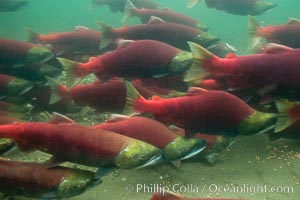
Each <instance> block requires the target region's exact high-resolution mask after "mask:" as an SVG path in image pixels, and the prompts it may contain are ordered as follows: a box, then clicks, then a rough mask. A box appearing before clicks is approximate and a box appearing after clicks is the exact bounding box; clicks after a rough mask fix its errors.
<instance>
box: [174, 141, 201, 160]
mask: <svg viewBox="0 0 300 200" xmlns="http://www.w3.org/2000/svg"><path fill="white" fill-rule="evenodd" d="M206 147H207V146H206V144H204V145H203V146H202V147H201V148H195V149H193V150H192V151H191V152H190V153H189V154H187V155H186V156H184V157H183V158H181V159H180V160H186V159H189V158H191V157H194V156H196V155H198V154H199V153H201V152H202V151H203V150H205V149H206Z"/></svg>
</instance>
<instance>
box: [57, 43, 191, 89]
mask: <svg viewBox="0 0 300 200" xmlns="http://www.w3.org/2000/svg"><path fill="white" fill-rule="evenodd" d="M145 49H146V50H145ZM59 61H60V62H61V64H62V65H63V67H64V69H65V71H66V73H67V86H68V88H70V87H72V86H74V84H75V83H76V82H78V81H79V79H80V78H82V77H85V76H86V75H88V74H90V73H95V74H96V75H97V76H98V78H99V79H101V78H103V77H106V78H107V77H114V76H118V77H155V76H165V75H171V74H180V73H182V72H185V71H186V70H187V69H189V68H190V66H191V63H192V62H193V56H192V54H191V53H190V52H186V51H183V50H181V49H178V48H175V47H173V46H171V45H168V44H166V43H163V42H160V41H156V40H138V41H127V40H121V41H119V47H118V48H117V49H116V50H113V51H111V52H108V53H106V54H103V55H100V56H98V57H96V58H93V59H91V60H90V61H89V62H87V63H77V62H74V61H69V60H66V59H63V58H59Z"/></svg>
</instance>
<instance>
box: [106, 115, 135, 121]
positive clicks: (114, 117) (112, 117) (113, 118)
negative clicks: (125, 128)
mask: <svg viewBox="0 0 300 200" xmlns="http://www.w3.org/2000/svg"><path fill="white" fill-rule="evenodd" d="M129 118H130V116H127V115H120V114H111V115H110V116H109V118H108V119H107V120H106V121H105V122H106V123H114V122H119V121H124V120H127V119H129Z"/></svg>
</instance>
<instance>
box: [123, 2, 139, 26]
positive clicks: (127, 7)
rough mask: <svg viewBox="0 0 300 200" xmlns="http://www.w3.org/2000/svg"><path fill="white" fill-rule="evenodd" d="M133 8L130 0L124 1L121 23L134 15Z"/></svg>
mask: <svg viewBox="0 0 300 200" xmlns="http://www.w3.org/2000/svg"><path fill="white" fill-rule="evenodd" d="M135 9H136V7H135V6H134V5H133V3H132V2H131V1H130V0H128V1H126V4H125V9H124V16H123V18H122V23H125V22H126V21H127V20H128V19H129V18H131V17H133V16H134V13H135Z"/></svg>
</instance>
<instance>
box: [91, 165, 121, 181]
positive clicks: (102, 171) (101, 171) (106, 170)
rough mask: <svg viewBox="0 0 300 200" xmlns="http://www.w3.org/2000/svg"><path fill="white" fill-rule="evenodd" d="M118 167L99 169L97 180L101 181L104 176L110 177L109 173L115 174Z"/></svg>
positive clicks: (96, 175) (96, 174)
mask: <svg viewBox="0 0 300 200" xmlns="http://www.w3.org/2000/svg"><path fill="white" fill-rule="evenodd" d="M116 169H117V168H116V167H106V168H98V169H97V171H96V173H95V177H94V178H95V179H96V180H99V179H101V178H102V177H103V176H106V175H108V174H109V173H111V172H113V171H114V170H116Z"/></svg>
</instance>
